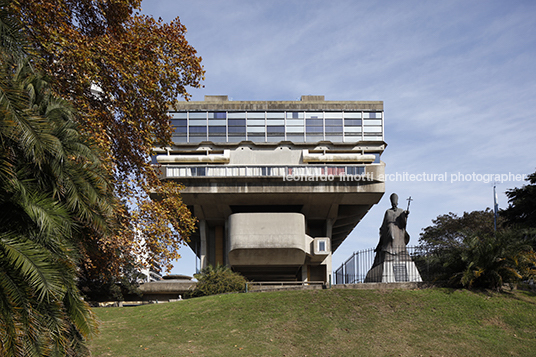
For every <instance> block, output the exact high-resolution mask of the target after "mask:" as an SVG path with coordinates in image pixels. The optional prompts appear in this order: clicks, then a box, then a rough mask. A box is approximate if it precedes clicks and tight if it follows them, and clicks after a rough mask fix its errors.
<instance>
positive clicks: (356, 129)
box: [344, 126, 361, 133]
mask: <svg viewBox="0 0 536 357" xmlns="http://www.w3.org/2000/svg"><path fill="white" fill-rule="evenodd" d="M344 132H345V133H360V132H361V127H360V126H350V127H348V126H347V127H345V128H344Z"/></svg>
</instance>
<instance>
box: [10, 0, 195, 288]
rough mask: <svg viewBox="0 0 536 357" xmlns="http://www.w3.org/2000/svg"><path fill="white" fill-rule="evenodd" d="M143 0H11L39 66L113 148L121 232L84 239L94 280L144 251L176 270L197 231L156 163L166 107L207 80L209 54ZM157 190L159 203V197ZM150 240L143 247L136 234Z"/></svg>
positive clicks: (83, 122) (86, 127)
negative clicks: (144, 9) (201, 53)
mask: <svg viewBox="0 0 536 357" xmlns="http://www.w3.org/2000/svg"><path fill="white" fill-rule="evenodd" d="M140 5H141V0H32V1H26V0H13V1H12V2H11V5H10V6H11V7H12V9H13V10H14V11H16V12H17V13H18V14H19V16H20V19H21V21H22V23H23V24H24V25H25V31H27V33H28V34H29V41H30V43H31V45H32V50H33V52H34V54H35V57H34V58H35V59H34V63H33V65H34V66H35V67H36V68H37V69H39V70H40V71H42V72H43V73H45V74H46V75H47V76H48V78H50V82H51V88H53V89H54V90H55V92H56V94H57V95H59V96H60V97H62V98H64V99H67V100H69V101H70V102H71V103H72V104H73V105H74V107H75V108H76V110H77V111H78V113H79V114H80V115H79V121H80V123H79V124H80V127H81V130H82V131H83V133H84V134H85V135H87V136H90V137H91V138H92V139H93V140H94V141H95V142H96V143H97V144H98V146H99V147H100V148H101V149H102V150H103V152H105V155H106V157H104V158H103V161H104V162H105V163H106V167H107V169H108V170H109V172H110V173H111V174H112V176H113V180H114V182H113V185H114V194H115V196H116V197H117V202H118V205H117V209H116V212H115V213H116V220H117V222H118V226H117V229H116V230H115V232H114V234H112V235H110V234H102V232H98V231H95V230H94V229H91V228H90V227H88V228H87V234H86V237H85V238H84V239H83V245H82V247H83V248H82V255H83V256H84V265H83V270H84V271H86V274H89V275H91V274H93V277H94V278H95V279H106V277H109V276H113V275H115V274H118V273H119V272H120V269H121V265H122V263H123V262H124V260H123V259H130V257H131V256H132V253H133V252H135V253H142V254H144V256H146V257H147V260H148V262H149V263H158V264H160V265H161V266H164V267H166V268H168V269H169V268H170V266H171V261H172V260H174V259H177V258H179V257H180V256H179V254H178V249H179V247H180V246H181V244H183V243H184V241H185V239H187V238H188V236H189V234H190V233H191V232H192V231H193V230H194V227H195V218H194V217H192V215H191V213H190V212H189V211H188V209H187V208H186V207H185V205H184V203H183V202H182V200H181V198H180V190H181V187H180V186H179V185H176V184H172V183H164V182H161V181H160V180H159V178H158V174H157V168H155V167H153V166H152V165H151V163H150V156H151V153H152V152H151V151H152V149H153V148H155V147H159V146H167V145H169V144H170V141H171V134H172V128H171V125H170V121H169V117H168V115H167V109H168V108H169V107H170V105H171V104H172V103H173V102H174V101H175V100H177V98H178V97H183V98H185V99H188V98H189V94H188V92H187V88H188V87H200V81H201V80H202V79H203V76H204V70H203V67H202V66H201V57H198V56H197V54H196V51H195V49H194V48H193V47H192V46H190V45H189V44H188V42H187V41H186V39H185V33H186V28H185V27H184V26H183V25H182V24H181V23H180V21H179V19H178V18H177V19H175V20H173V21H172V22H170V23H164V22H163V21H162V20H161V19H158V20H155V19H153V18H152V17H150V16H145V15H142V14H140V13H139V10H140ZM150 192H158V193H159V195H160V197H163V199H162V200H160V201H151V200H150V198H149V193H150ZM139 234H141V235H142V236H143V237H144V244H139V243H140V241H139V239H137V237H138V236H139Z"/></svg>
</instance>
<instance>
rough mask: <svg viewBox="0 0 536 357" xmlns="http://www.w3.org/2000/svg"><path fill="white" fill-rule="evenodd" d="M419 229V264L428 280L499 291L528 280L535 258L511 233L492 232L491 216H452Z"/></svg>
mask: <svg viewBox="0 0 536 357" xmlns="http://www.w3.org/2000/svg"><path fill="white" fill-rule="evenodd" d="M432 222H433V225H431V226H429V227H426V228H424V229H423V232H422V233H421V236H420V238H419V243H420V245H421V247H422V248H424V250H425V251H426V252H427V253H426V254H425V255H424V256H422V257H420V260H421V261H419V263H420V264H421V265H422V266H426V267H427V270H428V272H429V274H430V276H431V278H432V279H435V280H437V281H441V282H443V283H447V284H449V285H453V286H463V287H468V288H472V287H479V288H490V289H495V290H500V289H501V288H502V286H503V284H514V283H517V282H519V281H521V280H523V279H531V278H533V277H534V274H535V273H536V270H535V268H536V254H535V253H534V250H533V249H532V247H531V245H530V244H527V242H526V240H524V239H523V233H522V232H520V231H517V230H513V229H500V230H498V231H497V232H495V231H494V225H493V212H492V211H491V210H490V209H489V208H487V209H486V210H484V211H473V212H465V213H464V214H463V216H461V217H459V216H457V215H456V214H454V213H449V214H448V215H441V216H439V217H437V218H436V219H434V220H433V221H432Z"/></svg>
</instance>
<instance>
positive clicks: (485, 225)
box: [419, 208, 494, 250]
mask: <svg viewBox="0 0 536 357" xmlns="http://www.w3.org/2000/svg"><path fill="white" fill-rule="evenodd" d="M432 223H433V224H432V225H431V226H428V227H426V228H423V230H422V232H421V234H420V237H419V244H420V245H421V246H422V247H423V248H426V249H431V250H443V249H452V248H456V247H460V246H462V245H463V244H464V241H465V239H466V238H467V237H469V236H472V235H475V234H485V235H492V234H493V232H494V225H493V211H492V210H491V209H490V208H486V209H485V210H484V211H472V212H464V213H463V215H462V216H458V215H457V214H455V213H452V212H450V213H448V214H444V215H440V216H438V217H437V218H435V219H433V220H432Z"/></svg>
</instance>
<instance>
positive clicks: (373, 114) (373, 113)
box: [363, 112, 382, 119]
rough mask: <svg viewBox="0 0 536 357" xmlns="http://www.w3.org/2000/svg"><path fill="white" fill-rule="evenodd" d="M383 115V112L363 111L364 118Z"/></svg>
mask: <svg viewBox="0 0 536 357" xmlns="http://www.w3.org/2000/svg"><path fill="white" fill-rule="evenodd" d="M381 117H382V115H381V113H376V112H367V113H363V118H378V119H379V118H381Z"/></svg>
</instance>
